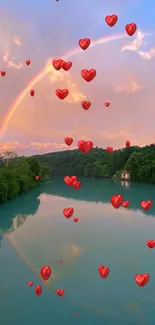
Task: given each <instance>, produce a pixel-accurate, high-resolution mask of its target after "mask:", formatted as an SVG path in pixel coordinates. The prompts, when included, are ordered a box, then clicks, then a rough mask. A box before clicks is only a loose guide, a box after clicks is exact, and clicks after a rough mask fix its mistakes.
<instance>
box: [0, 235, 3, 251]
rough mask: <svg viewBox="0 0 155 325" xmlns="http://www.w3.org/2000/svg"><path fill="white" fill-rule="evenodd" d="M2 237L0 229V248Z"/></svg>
mask: <svg viewBox="0 0 155 325" xmlns="http://www.w3.org/2000/svg"><path fill="white" fill-rule="evenodd" d="M2 239H3V233H2V232H1V231H0V248H1V242H2Z"/></svg>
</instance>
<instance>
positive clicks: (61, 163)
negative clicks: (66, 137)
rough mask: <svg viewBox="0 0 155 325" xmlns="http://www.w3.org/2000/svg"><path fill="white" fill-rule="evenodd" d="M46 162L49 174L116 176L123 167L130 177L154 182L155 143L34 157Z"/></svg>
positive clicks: (138, 180) (70, 151)
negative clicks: (86, 152)
mask: <svg viewBox="0 0 155 325" xmlns="http://www.w3.org/2000/svg"><path fill="white" fill-rule="evenodd" d="M34 157H35V158H36V159H38V160H39V161H40V162H41V163H46V164H48V166H49V168H50V175H51V176H53V175H54V176H65V175H76V176H84V177H106V178H108V177H110V178H111V177H113V176H114V175H116V176H117V177H118V178H119V177H120V175H121V172H122V171H123V170H127V171H129V172H130V176H131V180H133V181H137V182H147V183H155V145H154V144H151V145H149V146H146V147H143V148H140V147H128V148H123V149H120V150H115V151H113V152H107V151H106V150H104V149H101V148H97V147H96V148H94V149H92V150H91V151H90V152H89V153H88V154H84V153H81V152H80V150H67V151H61V152H54V153H48V154H44V155H39V156H34Z"/></svg>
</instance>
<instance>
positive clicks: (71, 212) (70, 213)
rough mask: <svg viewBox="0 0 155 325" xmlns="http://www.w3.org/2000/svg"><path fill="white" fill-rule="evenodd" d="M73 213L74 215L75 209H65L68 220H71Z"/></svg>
mask: <svg viewBox="0 0 155 325" xmlns="http://www.w3.org/2000/svg"><path fill="white" fill-rule="evenodd" d="M73 213H74V209H73V208H71V207H70V208H65V209H63V214H64V216H65V217H66V218H67V219H69V218H71V217H72V215H73Z"/></svg>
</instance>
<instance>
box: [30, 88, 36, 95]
mask: <svg viewBox="0 0 155 325" xmlns="http://www.w3.org/2000/svg"><path fill="white" fill-rule="evenodd" d="M30 95H31V96H32V97H33V96H34V95H35V91H34V89H31V90H30Z"/></svg>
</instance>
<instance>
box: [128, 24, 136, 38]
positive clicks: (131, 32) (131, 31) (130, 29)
mask: <svg viewBox="0 0 155 325" xmlns="http://www.w3.org/2000/svg"><path fill="white" fill-rule="evenodd" d="M125 30H126V32H127V34H128V35H129V36H133V35H134V34H135V32H136V30H137V25H136V24H135V23H131V24H127V25H126V26H125Z"/></svg>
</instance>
